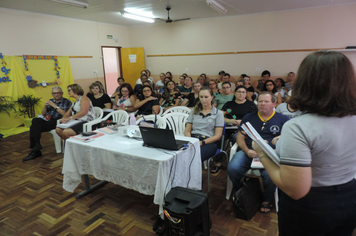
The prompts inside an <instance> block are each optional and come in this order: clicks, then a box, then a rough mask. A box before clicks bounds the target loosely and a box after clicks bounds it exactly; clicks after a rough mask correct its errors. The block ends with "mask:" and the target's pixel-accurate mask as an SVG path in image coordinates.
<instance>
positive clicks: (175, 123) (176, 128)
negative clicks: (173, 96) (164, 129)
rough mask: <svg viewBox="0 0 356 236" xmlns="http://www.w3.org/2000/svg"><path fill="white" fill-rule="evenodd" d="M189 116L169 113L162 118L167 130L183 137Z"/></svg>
mask: <svg viewBox="0 0 356 236" xmlns="http://www.w3.org/2000/svg"><path fill="white" fill-rule="evenodd" d="M188 117H189V115H188V114H184V113H181V112H172V113H169V114H167V115H165V116H163V118H164V119H165V120H166V124H167V125H168V128H169V129H171V130H173V133H174V134H175V135H181V136H184V130H185V125H186V123H187V120H188Z"/></svg>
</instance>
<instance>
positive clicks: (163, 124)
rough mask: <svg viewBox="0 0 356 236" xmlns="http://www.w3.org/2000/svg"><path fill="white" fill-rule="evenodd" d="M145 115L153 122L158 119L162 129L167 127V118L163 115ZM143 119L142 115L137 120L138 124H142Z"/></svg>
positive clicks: (159, 126) (158, 124)
mask: <svg viewBox="0 0 356 236" xmlns="http://www.w3.org/2000/svg"><path fill="white" fill-rule="evenodd" d="M144 117H145V120H146V121H152V122H154V121H155V119H157V126H158V128H160V129H165V128H166V126H167V125H166V120H165V119H164V118H163V117H162V116H159V115H145V116H144ZM155 117H156V118H155ZM143 120H144V119H143V117H141V118H140V119H138V120H137V121H136V124H140V122H141V121H143Z"/></svg>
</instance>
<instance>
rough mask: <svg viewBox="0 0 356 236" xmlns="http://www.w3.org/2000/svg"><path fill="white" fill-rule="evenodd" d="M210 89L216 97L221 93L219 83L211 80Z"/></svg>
mask: <svg viewBox="0 0 356 236" xmlns="http://www.w3.org/2000/svg"><path fill="white" fill-rule="evenodd" d="M209 88H210V89H211V90H212V91H213V94H214V97H216V95H218V94H219V93H220V90H219V89H218V83H217V82H216V81H215V80H213V79H211V80H209Z"/></svg>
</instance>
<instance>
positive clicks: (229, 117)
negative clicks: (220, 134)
mask: <svg viewBox="0 0 356 236" xmlns="http://www.w3.org/2000/svg"><path fill="white" fill-rule="evenodd" d="M246 95H247V89H246V87H244V86H238V87H237V88H236V89H235V95H234V97H233V99H232V101H230V102H227V103H225V105H224V106H223V107H222V108H221V110H222V111H223V113H224V116H225V118H224V121H225V122H226V124H228V125H233V126H240V123H241V120H242V118H243V117H244V116H245V115H246V114H247V113H250V112H253V111H255V110H257V107H256V105H255V103H254V102H251V101H249V100H247V98H246ZM230 135H231V132H230V133H228V132H226V137H229V136H230ZM236 136H237V133H235V134H234V135H233V136H232V137H231V139H230V140H232V141H233V143H235V142H236Z"/></svg>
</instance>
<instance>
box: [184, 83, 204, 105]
mask: <svg viewBox="0 0 356 236" xmlns="http://www.w3.org/2000/svg"><path fill="white" fill-rule="evenodd" d="M201 87H202V86H201V83H199V82H194V85H193V89H194V92H192V93H190V94H188V96H187V97H186V98H185V99H184V100H183V102H182V104H181V106H187V107H189V108H193V107H195V105H196V103H197V101H199V91H200V89H201ZM187 104H188V105H187Z"/></svg>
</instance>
